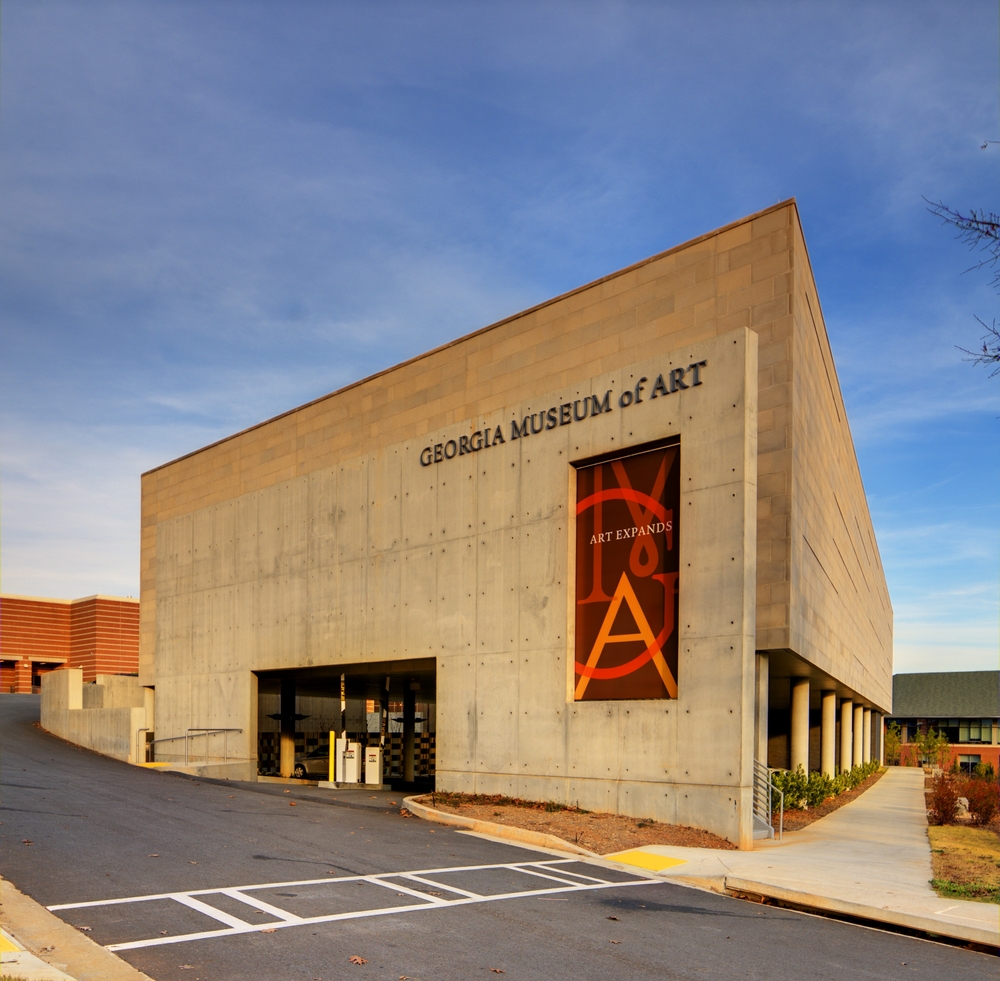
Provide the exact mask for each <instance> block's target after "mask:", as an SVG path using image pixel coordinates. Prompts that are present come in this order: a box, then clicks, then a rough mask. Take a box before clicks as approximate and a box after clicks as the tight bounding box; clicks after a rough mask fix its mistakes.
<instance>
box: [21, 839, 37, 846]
mask: <svg viewBox="0 0 1000 981" xmlns="http://www.w3.org/2000/svg"><path fill="white" fill-rule="evenodd" d="M21 844H22V845H33V844H34V842H33V841H29V840H28V839H27V838H25V839H24V840H23V841H22V842H21Z"/></svg>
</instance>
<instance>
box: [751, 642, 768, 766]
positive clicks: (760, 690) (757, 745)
mask: <svg viewBox="0 0 1000 981" xmlns="http://www.w3.org/2000/svg"><path fill="white" fill-rule="evenodd" d="M755 664H756V672H757V673H756V678H755V681H756V689H757V691H756V699H755V706H754V713H755V714H754V721H755V723H756V725H755V727H754V728H755V739H754V753H753V755H754V759H756V760H759V761H760V762H761V763H763V764H764V766H767V707H768V706H767V701H768V687H769V686H768V678H769V675H768V660H767V655H766V654H758V655H757V656H756V658H755Z"/></svg>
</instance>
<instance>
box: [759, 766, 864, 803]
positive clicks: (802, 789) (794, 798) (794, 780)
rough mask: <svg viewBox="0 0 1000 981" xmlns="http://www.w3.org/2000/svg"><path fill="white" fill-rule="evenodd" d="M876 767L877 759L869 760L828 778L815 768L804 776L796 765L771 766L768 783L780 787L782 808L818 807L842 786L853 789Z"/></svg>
mask: <svg viewBox="0 0 1000 981" xmlns="http://www.w3.org/2000/svg"><path fill="white" fill-rule="evenodd" d="M878 768H879V762H878V760H872V761H871V762H870V763H863V764H861V765H860V766H856V767H854V769H852V770H844V771H842V772H840V773H838V774H837V775H836V776H835V777H833V778H830V777H828V776H825V775H824V774H822V773H819V772H818V771H814V772H812V773H810V774H809V775H808V776H806V774H805V772H804V771H803V770H802V767H801V766H800V767H799V768H798V769H797V770H775V771H774V772H773V773H772V774H771V783H772V784H773V785H774V786H775V787H777V788H778V789H779V790H782V791H784V793H785V810H786V811H794V810H805V809H806V808H808V807H819V805H820V804H822V803H823V801H825V800H828V799H829V798H830V797H836V796H837V795H838V794H842V793H843V792H844V791H845V790H853V789H854V788H855V787H857V786H858V784H860V783H863V782H864V781H865V780H867V779H868V778H869V777H870V776H871V775H872V774H873V773H875V772H876V771H877V770H878ZM778 802H779V798H777V797H776V798H775V800H774V801H773V803H774V806H775V807H777V806H778Z"/></svg>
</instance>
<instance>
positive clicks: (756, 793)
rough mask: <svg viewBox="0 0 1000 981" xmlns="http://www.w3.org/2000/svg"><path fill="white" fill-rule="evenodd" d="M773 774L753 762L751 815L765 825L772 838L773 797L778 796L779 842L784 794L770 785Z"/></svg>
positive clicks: (782, 826)
mask: <svg viewBox="0 0 1000 981" xmlns="http://www.w3.org/2000/svg"><path fill="white" fill-rule="evenodd" d="M773 773H774V771H773V770H771V769H769V768H768V767H766V766H764V764H763V763H761V762H760V760H754V761H753V813H754V817H758V818H760V820H761V821H763V822H764V824H765V825H767V827H768V828H769V829H770V831H771V834H770V837H771V838H773V837H774V795H775V794H778V797H779V803H778V841H781V840H782V838H783V837H784V834H785V792H784V791H783V790H781V789H780V788H778V787H776V786H775V785H774V784H773V783H772V781H771V777H772V774H773Z"/></svg>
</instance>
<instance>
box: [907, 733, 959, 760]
mask: <svg viewBox="0 0 1000 981" xmlns="http://www.w3.org/2000/svg"><path fill="white" fill-rule="evenodd" d="M913 742H914V745H915V746H916V748H917V753H918V754H919V757H920V760H921V762H922V763H923V764H924V765H925V766H937V767H940V768H941V769H944V765H945V763H947V762H948V757H949V756H950V755H951V746H950V745H949V744H948V737H947V736H946V735H945V734H944V733H943V732H935V731H934V730H933V729H928V730H927V731H926V732H918V733H917V736H916V738H915V739H914V740H913Z"/></svg>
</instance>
